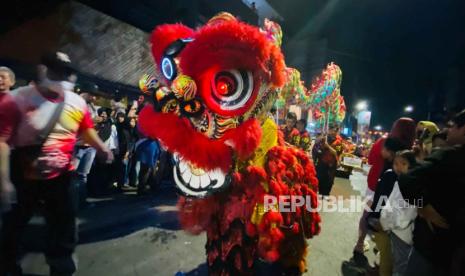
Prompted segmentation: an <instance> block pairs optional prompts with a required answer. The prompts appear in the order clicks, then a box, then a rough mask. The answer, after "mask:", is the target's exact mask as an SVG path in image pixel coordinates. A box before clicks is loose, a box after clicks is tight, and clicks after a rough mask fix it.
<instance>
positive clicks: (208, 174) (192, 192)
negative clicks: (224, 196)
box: [173, 154, 231, 198]
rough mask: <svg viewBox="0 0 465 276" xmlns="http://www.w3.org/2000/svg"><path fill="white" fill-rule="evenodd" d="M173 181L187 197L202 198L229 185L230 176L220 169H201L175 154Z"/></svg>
mask: <svg viewBox="0 0 465 276" xmlns="http://www.w3.org/2000/svg"><path fill="white" fill-rule="evenodd" d="M174 159H175V166H174V172H173V175H174V181H175V183H176V187H177V188H178V190H179V191H180V192H181V193H182V194H183V195H184V196H188V197H197V198H202V197H206V196H209V195H211V194H213V193H215V192H218V191H221V190H223V189H225V188H226V187H228V186H229V184H230V182H231V177H230V175H229V174H224V173H223V172H222V171H221V170H220V169H214V170H210V171H206V170H203V169H201V168H199V167H197V166H195V165H194V164H192V163H190V162H189V161H187V160H185V159H184V158H183V157H182V156H180V155H178V154H175V155H174Z"/></svg>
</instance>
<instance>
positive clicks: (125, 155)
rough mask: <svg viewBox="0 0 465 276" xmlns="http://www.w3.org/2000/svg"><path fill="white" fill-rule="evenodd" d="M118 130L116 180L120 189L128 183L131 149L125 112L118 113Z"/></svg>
mask: <svg viewBox="0 0 465 276" xmlns="http://www.w3.org/2000/svg"><path fill="white" fill-rule="evenodd" d="M116 131H117V133H118V149H119V150H118V154H117V155H116V156H115V165H114V167H115V170H116V172H117V175H116V182H117V183H118V189H119V190H121V189H122V188H123V187H124V186H126V185H127V183H126V179H127V178H126V175H127V170H128V162H129V151H130V146H131V145H130V143H131V141H130V139H131V137H130V133H129V127H128V122H127V118H126V115H125V114H124V112H118V113H117V114H116Z"/></svg>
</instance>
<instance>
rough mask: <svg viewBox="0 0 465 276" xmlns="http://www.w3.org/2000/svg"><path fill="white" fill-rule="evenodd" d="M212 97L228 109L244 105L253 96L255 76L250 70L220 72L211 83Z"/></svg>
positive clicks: (235, 108)
mask: <svg viewBox="0 0 465 276" xmlns="http://www.w3.org/2000/svg"><path fill="white" fill-rule="evenodd" d="M211 89H212V92H213V93H212V97H213V99H214V101H215V102H216V103H217V104H218V105H219V106H221V109H223V110H227V111H233V110H237V109H239V108H242V107H244V105H245V104H246V103H247V101H248V100H249V99H250V97H251V96H252V92H253V89H254V85H253V76H252V73H251V72H249V71H238V70H228V71H221V72H218V73H217V74H216V75H215V77H214V78H213V79H212V83H211Z"/></svg>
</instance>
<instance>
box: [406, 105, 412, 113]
mask: <svg viewBox="0 0 465 276" xmlns="http://www.w3.org/2000/svg"><path fill="white" fill-rule="evenodd" d="M404 111H405V112H406V113H411V112H413V106H411V105H407V106H406V107H405V108H404Z"/></svg>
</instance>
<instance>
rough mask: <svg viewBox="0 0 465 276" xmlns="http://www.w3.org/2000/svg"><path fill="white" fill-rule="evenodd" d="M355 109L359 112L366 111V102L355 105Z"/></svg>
mask: <svg viewBox="0 0 465 276" xmlns="http://www.w3.org/2000/svg"><path fill="white" fill-rule="evenodd" d="M355 108H356V109H357V110H359V111H362V110H366V109H367V108H368V103H367V102H366V101H360V102H358V103H357V105H356V106H355Z"/></svg>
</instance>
